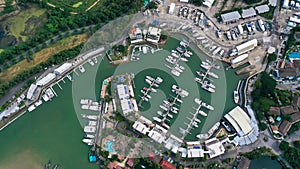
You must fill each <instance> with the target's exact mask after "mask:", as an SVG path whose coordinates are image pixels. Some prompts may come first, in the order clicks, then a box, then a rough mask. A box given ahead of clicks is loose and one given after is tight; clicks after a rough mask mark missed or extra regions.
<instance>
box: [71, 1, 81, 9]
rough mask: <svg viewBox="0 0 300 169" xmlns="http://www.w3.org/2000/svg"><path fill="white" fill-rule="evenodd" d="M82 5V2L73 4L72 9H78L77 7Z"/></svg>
mask: <svg viewBox="0 0 300 169" xmlns="http://www.w3.org/2000/svg"><path fill="white" fill-rule="evenodd" d="M82 4H83V2H81V1H80V2H77V3H76V4H74V5H73V6H72V7H73V8H78V7H79V6H81V5H82Z"/></svg>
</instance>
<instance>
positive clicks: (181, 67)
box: [175, 64, 185, 70]
mask: <svg viewBox="0 0 300 169" xmlns="http://www.w3.org/2000/svg"><path fill="white" fill-rule="evenodd" d="M175 66H176V67H179V69H181V70H184V69H185V68H184V67H183V66H181V65H179V64H176V65H175Z"/></svg>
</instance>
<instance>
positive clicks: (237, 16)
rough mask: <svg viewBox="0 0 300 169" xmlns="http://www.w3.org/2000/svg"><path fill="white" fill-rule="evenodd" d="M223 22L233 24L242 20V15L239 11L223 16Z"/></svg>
mask: <svg viewBox="0 0 300 169" xmlns="http://www.w3.org/2000/svg"><path fill="white" fill-rule="evenodd" d="M221 18H222V21H223V22H231V21H235V20H238V19H240V18H241V15H240V13H239V12H238V11H233V12H229V13H226V14H222V15H221Z"/></svg>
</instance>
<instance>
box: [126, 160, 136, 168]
mask: <svg viewBox="0 0 300 169" xmlns="http://www.w3.org/2000/svg"><path fill="white" fill-rule="evenodd" d="M126 164H127V165H128V166H129V167H131V168H132V167H133V166H134V159H133V158H129V159H128V161H127V163H126Z"/></svg>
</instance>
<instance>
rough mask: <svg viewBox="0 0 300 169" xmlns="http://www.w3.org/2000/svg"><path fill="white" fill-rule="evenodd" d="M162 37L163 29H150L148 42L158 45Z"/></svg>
mask: <svg viewBox="0 0 300 169" xmlns="http://www.w3.org/2000/svg"><path fill="white" fill-rule="evenodd" d="M160 36H161V29H159V28H155V27H149V29H148V34H147V41H148V42H151V43H155V44H158V42H159V39H160Z"/></svg>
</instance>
